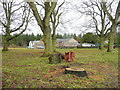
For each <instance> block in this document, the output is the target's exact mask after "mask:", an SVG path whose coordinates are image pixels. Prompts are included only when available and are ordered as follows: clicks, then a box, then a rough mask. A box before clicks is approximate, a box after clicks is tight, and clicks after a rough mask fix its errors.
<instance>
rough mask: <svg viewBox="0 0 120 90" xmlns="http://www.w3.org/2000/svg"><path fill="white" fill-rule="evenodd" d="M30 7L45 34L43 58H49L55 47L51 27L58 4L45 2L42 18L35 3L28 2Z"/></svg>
mask: <svg viewBox="0 0 120 90" xmlns="http://www.w3.org/2000/svg"><path fill="white" fill-rule="evenodd" d="M27 3H28V4H29V6H30V8H31V9H32V11H33V15H34V17H35V19H36V21H37V23H38V25H39V26H40V28H41V30H42V32H43V42H44V45H45V50H44V54H43V56H49V55H50V54H52V53H53V47H52V34H51V32H52V30H51V27H50V16H51V14H52V13H53V11H54V9H55V7H56V4H57V2H44V5H42V6H43V7H44V10H45V12H44V17H43V19H42V18H41V15H39V12H38V9H37V7H36V5H35V2H27Z"/></svg>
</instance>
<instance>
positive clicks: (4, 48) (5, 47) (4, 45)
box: [2, 38, 9, 51]
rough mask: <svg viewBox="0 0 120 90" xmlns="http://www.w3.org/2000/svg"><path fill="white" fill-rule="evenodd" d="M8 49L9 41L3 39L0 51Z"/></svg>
mask: <svg viewBox="0 0 120 90" xmlns="http://www.w3.org/2000/svg"><path fill="white" fill-rule="evenodd" d="M8 47H9V41H8V40H7V39H6V38H4V41H3V49H2V51H8Z"/></svg>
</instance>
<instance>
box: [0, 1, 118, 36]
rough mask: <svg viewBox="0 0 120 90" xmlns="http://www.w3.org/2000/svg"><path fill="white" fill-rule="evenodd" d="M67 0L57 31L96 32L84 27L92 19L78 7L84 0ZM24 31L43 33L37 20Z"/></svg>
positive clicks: (61, 32)
mask: <svg viewBox="0 0 120 90" xmlns="http://www.w3.org/2000/svg"><path fill="white" fill-rule="evenodd" d="M38 1H39V0H38ZM58 1H59V3H62V2H63V0H58ZM65 1H66V3H65V4H64V5H63V6H62V9H61V11H60V12H63V15H62V16H61V18H60V21H61V22H62V23H63V24H60V25H59V26H58V28H57V33H60V34H63V33H76V34H80V33H85V32H95V30H94V29H88V30H87V31H85V28H83V27H82V26H83V25H87V24H88V21H89V19H90V18H89V17H86V16H83V15H81V14H80V13H79V12H78V10H77V9H76V6H79V7H80V3H81V1H82V0H65ZM83 1H88V0H83ZM117 1H118V0H117ZM116 6H117V5H115V6H114V8H116ZM0 7H1V6H0ZM0 18H2V17H0ZM24 33H25V34H26V33H28V34H31V33H34V34H35V35H36V34H42V32H41V30H40V27H39V26H38V25H37V22H36V21H35V20H34V21H32V22H30V23H29V25H28V30H27V31H26V32H24Z"/></svg>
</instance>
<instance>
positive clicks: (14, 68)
mask: <svg viewBox="0 0 120 90" xmlns="http://www.w3.org/2000/svg"><path fill="white" fill-rule="evenodd" d="M57 51H59V52H61V53H64V52H68V51H74V52H75V60H74V62H65V61H62V63H60V64H49V63H48V62H49V61H48V58H46V57H41V55H42V54H43V50H38V49H22V48H21V49H20V48H18V49H14V48H12V49H10V50H9V51H8V52H3V53H2V57H3V60H2V87H3V88H118V50H117V49H114V51H113V52H112V53H107V52H106V51H105V50H103V51H100V50H98V49H57ZM67 65H69V66H70V67H71V66H76V67H82V68H84V69H86V71H87V73H88V77H89V78H87V77H78V76H76V75H73V74H63V72H64V68H63V67H64V66H67Z"/></svg>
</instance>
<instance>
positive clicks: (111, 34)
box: [107, 32, 114, 52]
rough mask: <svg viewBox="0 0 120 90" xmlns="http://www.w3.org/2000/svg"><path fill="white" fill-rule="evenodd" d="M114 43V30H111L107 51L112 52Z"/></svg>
mask: <svg viewBox="0 0 120 90" xmlns="http://www.w3.org/2000/svg"><path fill="white" fill-rule="evenodd" d="M113 45H114V32H110V35H109V43H108V50H107V52H112V50H113Z"/></svg>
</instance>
